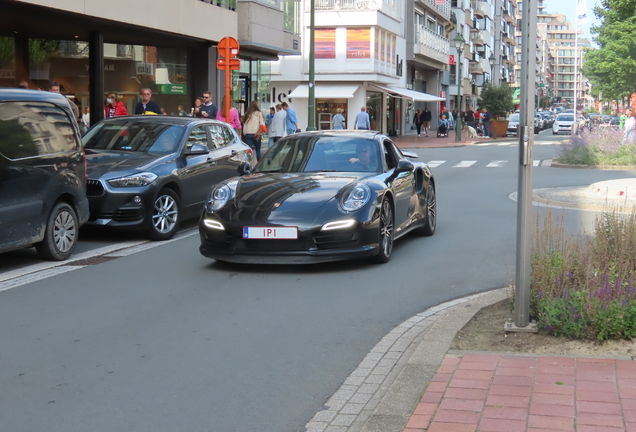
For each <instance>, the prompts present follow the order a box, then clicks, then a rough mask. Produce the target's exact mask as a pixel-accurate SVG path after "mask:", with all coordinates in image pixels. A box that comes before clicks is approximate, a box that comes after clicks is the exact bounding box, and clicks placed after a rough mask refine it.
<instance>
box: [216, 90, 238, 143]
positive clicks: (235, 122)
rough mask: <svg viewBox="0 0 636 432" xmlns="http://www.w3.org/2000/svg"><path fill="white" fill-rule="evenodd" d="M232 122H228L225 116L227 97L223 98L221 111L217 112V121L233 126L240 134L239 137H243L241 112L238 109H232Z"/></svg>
mask: <svg viewBox="0 0 636 432" xmlns="http://www.w3.org/2000/svg"><path fill="white" fill-rule="evenodd" d="M229 117H230V120H229V121H228V120H226V116H225V96H223V101H222V102H221V106H220V107H219V110H218V111H217V112H216V119H217V120H221V121H223V122H225V123H228V124H229V125H230V126H232V127H233V128H234V129H235V130H236V132H238V134H239V136H241V120H240V119H239V112H238V110H237V109H236V108H230V116H229Z"/></svg>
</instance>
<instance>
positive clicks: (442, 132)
mask: <svg viewBox="0 0 636 432" xmlns="http://www.w3.org/2000/svg"><path fill="white" fill-rule="evenodd" d="M447 136H448V126H446V125H445V124H444V123H440V124H439V125H438V126H437V138H441V137H447Z"/></svg>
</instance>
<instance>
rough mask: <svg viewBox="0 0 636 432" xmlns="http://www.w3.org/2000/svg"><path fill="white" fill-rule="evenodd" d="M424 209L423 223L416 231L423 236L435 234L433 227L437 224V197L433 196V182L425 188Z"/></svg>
mask: <svg viewBox="0 0 636 432" xmlns="http://www.w3.org/2000/svg"><path fill="white" fill-rule="evenodd" d="M425 210H426V216H425V218H424V225H423V226H422V227H421V228H418V230H417V233H418V234H419V235H423V236H432V235H433V234H435V228H436V226H437V199H436V198H435V186H433V183H429V184H428V188H427V189H426V209H425Z"/></svg>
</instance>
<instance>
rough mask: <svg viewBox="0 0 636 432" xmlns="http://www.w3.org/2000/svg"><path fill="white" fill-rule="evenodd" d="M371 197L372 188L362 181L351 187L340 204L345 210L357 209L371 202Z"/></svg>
mask: <svg viewBox="0 0 636 432" xmlns="http://www.w3.org/2000/svg"><path fill="white" fill-rule="evenodd" d="M370 197H371V190H370V189H369V186H367V185H365V184H364V183H360V184H359V185H357V186H356V187H354V188H353V189H351V190H350V191H349V193H347V194H345V195H343V197H342V200H341V202H340V205H341V206H342V208H343V210H345V211H348V212H352V211H356V210H359V209H361V208H362V207H364V205H365V204H366V203H368V202H369V198H370Z"/></svg>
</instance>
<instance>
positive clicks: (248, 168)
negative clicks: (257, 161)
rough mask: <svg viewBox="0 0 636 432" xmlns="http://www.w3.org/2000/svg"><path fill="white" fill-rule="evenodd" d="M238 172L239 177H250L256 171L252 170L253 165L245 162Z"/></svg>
mask: <svg viewBox="0 0 636 432" xmlns="http://www.w3.org/2000/svg"><path fill="white" fill-rule="evenodd" d="M237 171H238V173H239V175H250V174H252V171H254V168H252V165H251V164H250V163H249V162H243V163H242V164H240V165H239V167H238V169H237Z"/></svg>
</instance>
